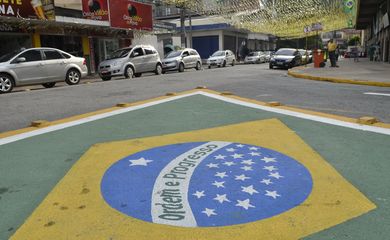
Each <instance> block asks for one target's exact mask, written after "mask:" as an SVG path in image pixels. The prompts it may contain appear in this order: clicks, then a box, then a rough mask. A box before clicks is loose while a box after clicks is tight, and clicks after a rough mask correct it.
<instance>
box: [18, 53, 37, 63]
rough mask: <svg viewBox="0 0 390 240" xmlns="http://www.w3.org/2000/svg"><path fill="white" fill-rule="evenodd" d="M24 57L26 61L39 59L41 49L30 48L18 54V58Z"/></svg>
mask: <svg viewBox="0 0 390 240" xmlns="http://www.w3.org/2000/svg"><path fill="white" fill-rule="evenodd" d="M21 57H24V58H26V62H34V61H41V60H42V56H41V51H39V50H30V51H27V52H24V53H22V54H20V55H19V56H18V58H21Z"/></svg>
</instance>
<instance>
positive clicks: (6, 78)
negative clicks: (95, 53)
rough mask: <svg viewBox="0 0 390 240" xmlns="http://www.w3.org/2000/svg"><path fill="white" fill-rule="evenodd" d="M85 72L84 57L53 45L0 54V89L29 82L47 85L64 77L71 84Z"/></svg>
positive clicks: (0, 91)
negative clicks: (51, 46)
mask: <svg viewBox="0 0 390 240" xmlns="http://www.w3.org/2000/svg"><path fill="white" fill-rule="evenodd" d="M87 74H88V68H87V64H86V61H85V59H84V58H81V57H75V56H73V55H71V54H69V53H67V52H64V51H62V50H59V49H55V48H29V49H21V50H18V51H14V52H11V53H8V54H5V55H3V56H1V57H0V93H8V92H11V91H12V89H13V88H14V87H15V86H23V85H32V84H42V85H43V86H44V87H46V88H51V87H54V86H55V84H56V82H62V81H65V82H66V83H67V84H69V85H74V84H78V83H79V82H80V79H81V78H82V77H85V76H86V75H87Z"/></svg>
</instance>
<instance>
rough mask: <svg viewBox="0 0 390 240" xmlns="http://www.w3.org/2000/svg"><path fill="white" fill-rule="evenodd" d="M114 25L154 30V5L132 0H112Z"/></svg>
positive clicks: (111, 16) (112, 21) (111, 17)
mask: <svg viewBox="0 0 390 240" xmlns="http://www.w3.org/2000/svg"><path fill="white" fill-rule="evenodd" d="M110 20H111V26H112V27H118V28H130V29H140V30H152V29H153V20H152V6H151V5H149V4H143V3H138V2H133V1H130V0H126V1H123V0H111V1H110Z"/></svg>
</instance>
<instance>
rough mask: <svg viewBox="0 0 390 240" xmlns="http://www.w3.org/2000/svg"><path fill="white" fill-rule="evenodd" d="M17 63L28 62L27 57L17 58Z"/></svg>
mask: <svg viewBox="0 0 390 240" xmlns="http://www.w3.org/2000/svg"><path fill="white" fill-rule="evenodd" d="M15 62H16V63H23V62H26V58H25V57H20V58H17V59H16V60H15Z"/></svg>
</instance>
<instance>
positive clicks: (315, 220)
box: [11, 119, 376, 240]
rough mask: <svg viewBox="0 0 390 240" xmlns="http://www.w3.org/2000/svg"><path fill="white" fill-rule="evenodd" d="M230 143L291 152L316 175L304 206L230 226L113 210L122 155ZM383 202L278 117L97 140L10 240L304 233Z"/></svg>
mask: <svg viewBox="0 0 390 240" xmlns="http://www.w3.org/2000/svg"><path fill="white" fill-rule="evenodd" d="M203 141H206V142H207V141H225V142H238V143H243V144H250V145H257V146H261V147H264V148H268V149H272V150H275V151H278V152H281V153H283V154H285V155H287V156H290V157H292V158H294V159H295V160H297V161H298V162H300V163H301V164H302V165H304V166H305V167H306V168H307V169H308V170H309V171H310V173H311V175H312V179H313V189H312V192H311V194H310V195H309V197H308V198H307V199H306V200H305V201H304V202H303V203H302V204H301V205H299V206H297V207H295V208H292V209H290V210H288V211H287V212H284V213H282V214H279V215H277V216H274V217H271V218H267V219H263V220H259V221H255V222H250V223H246V224H239V225H233V226H225V227H204V228H184V227H175V226H169V225H162V224H154V223H149V222H144V221H141V220H139V219H136V218H132V217H129V216H127V215H124V214H122V213H120V212H118V211H117V210H115V209H113V208H111V207H110V206H109V205H108V204H107V203H106V202H105V201H104V199H103V197H102V196H101V192H100V183H101V180H102V177H103V174H104V173H105V171H106V170H107V169H108V168H109V167H110V166H111V165H112V164H114V163H115V162H117V161H118V160H120V159H122V158H124V157H126V156H129V155H131V154H134V153H137V152H140V151H143V150H147V149H151V148H155V147H158V146H163V145H168V144H176V143H183V142H203ZM375 207H376V206H375V205H374V204H373V203H372V202H370V201H369V200H368V199H367V198H366V197H365V196H364V195H363V194H362V193H361V192H359V190H357V189H356V188H355V187H354V186H352V185H351V184H350V183H348V181H346V180H345V179H344V178H343V177H342V176H341V175H340V174H339V173H338V172H337V171H336V170H335V169H334V168H333V167H332V166H331V165H329V164H328V163H327V162H326V161H325V160H324V159H323V158H322V157H321V156H320V155H319V154H318V153H316V152H315V151H314V150H313V149H311V148H310V147H309V146H308V145H307V144H306V143H305V142H304V141H303V140H302V139H301V138H300V137H298V136H297V135H296V134H295V133H294V132H293V131H292V130H290V129H289V128H288V127H287V126H285V125H284V124H283V123H282V122H280V121H279V120H277V119H269V120H262V121H254V122H246V123H241V124H235V125H228V126H222V127H217V128H211V129H205V130H198V131H192V132H183V133H177V134H170V135H164V136H156V137H148V138H140V139H132V140H127V141H118V142H110V143H103V144H96V145H94V146H92V147H91V148H90V149H89V150H88V151H87V152H86V153H85V154H84V156H82V157H81V158H80V160H79V161H78V162H77V163H76V164H75V165H74V166H73V167H72V169H71V170H70V171H69V172H68V173H67V174H66V176H65V177H64V178H63V179H62V180H61V181H60V182H59V183H58V184H57V186H56V187H55V188H54V189H53V191H52V192H51V193H50V194H49V195H48V196H47V197H46V198H45V199H44V201H43V202H42V203H41V204H40V205H39V206H38V207H37V209H36V210H35V211H34V212H33V213H32V215H31V216H30V217H29V218H28V219H27V221H26V222H25V223H24V224H23V225H22V226H21V227H20V228H19V229H18V231H17V232H16V233H15V234H14V235H13V236H12V238H11V239H56V240H60V239H140V240H143V239H145V240H159V239H161V240H166V239H169V240H175V239H177V240H186V239H192V240H193V239H196V240H200V239H213V240H218V239H221V240H222V239H223V240H226V239H236V240H239V239H299V238H302V237H304V236H307V235H310V234H313V233H315V232H318V231H321V230H324V229H326V228H329V227H332V226H334V225H337V224H340V223H342V222H344V221H347V220H349V219H351V218H354V217H357V216H359V215H361V214H364V213H366V212H368V211H370V210H372V209H374V208H375Z"/></svg>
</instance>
